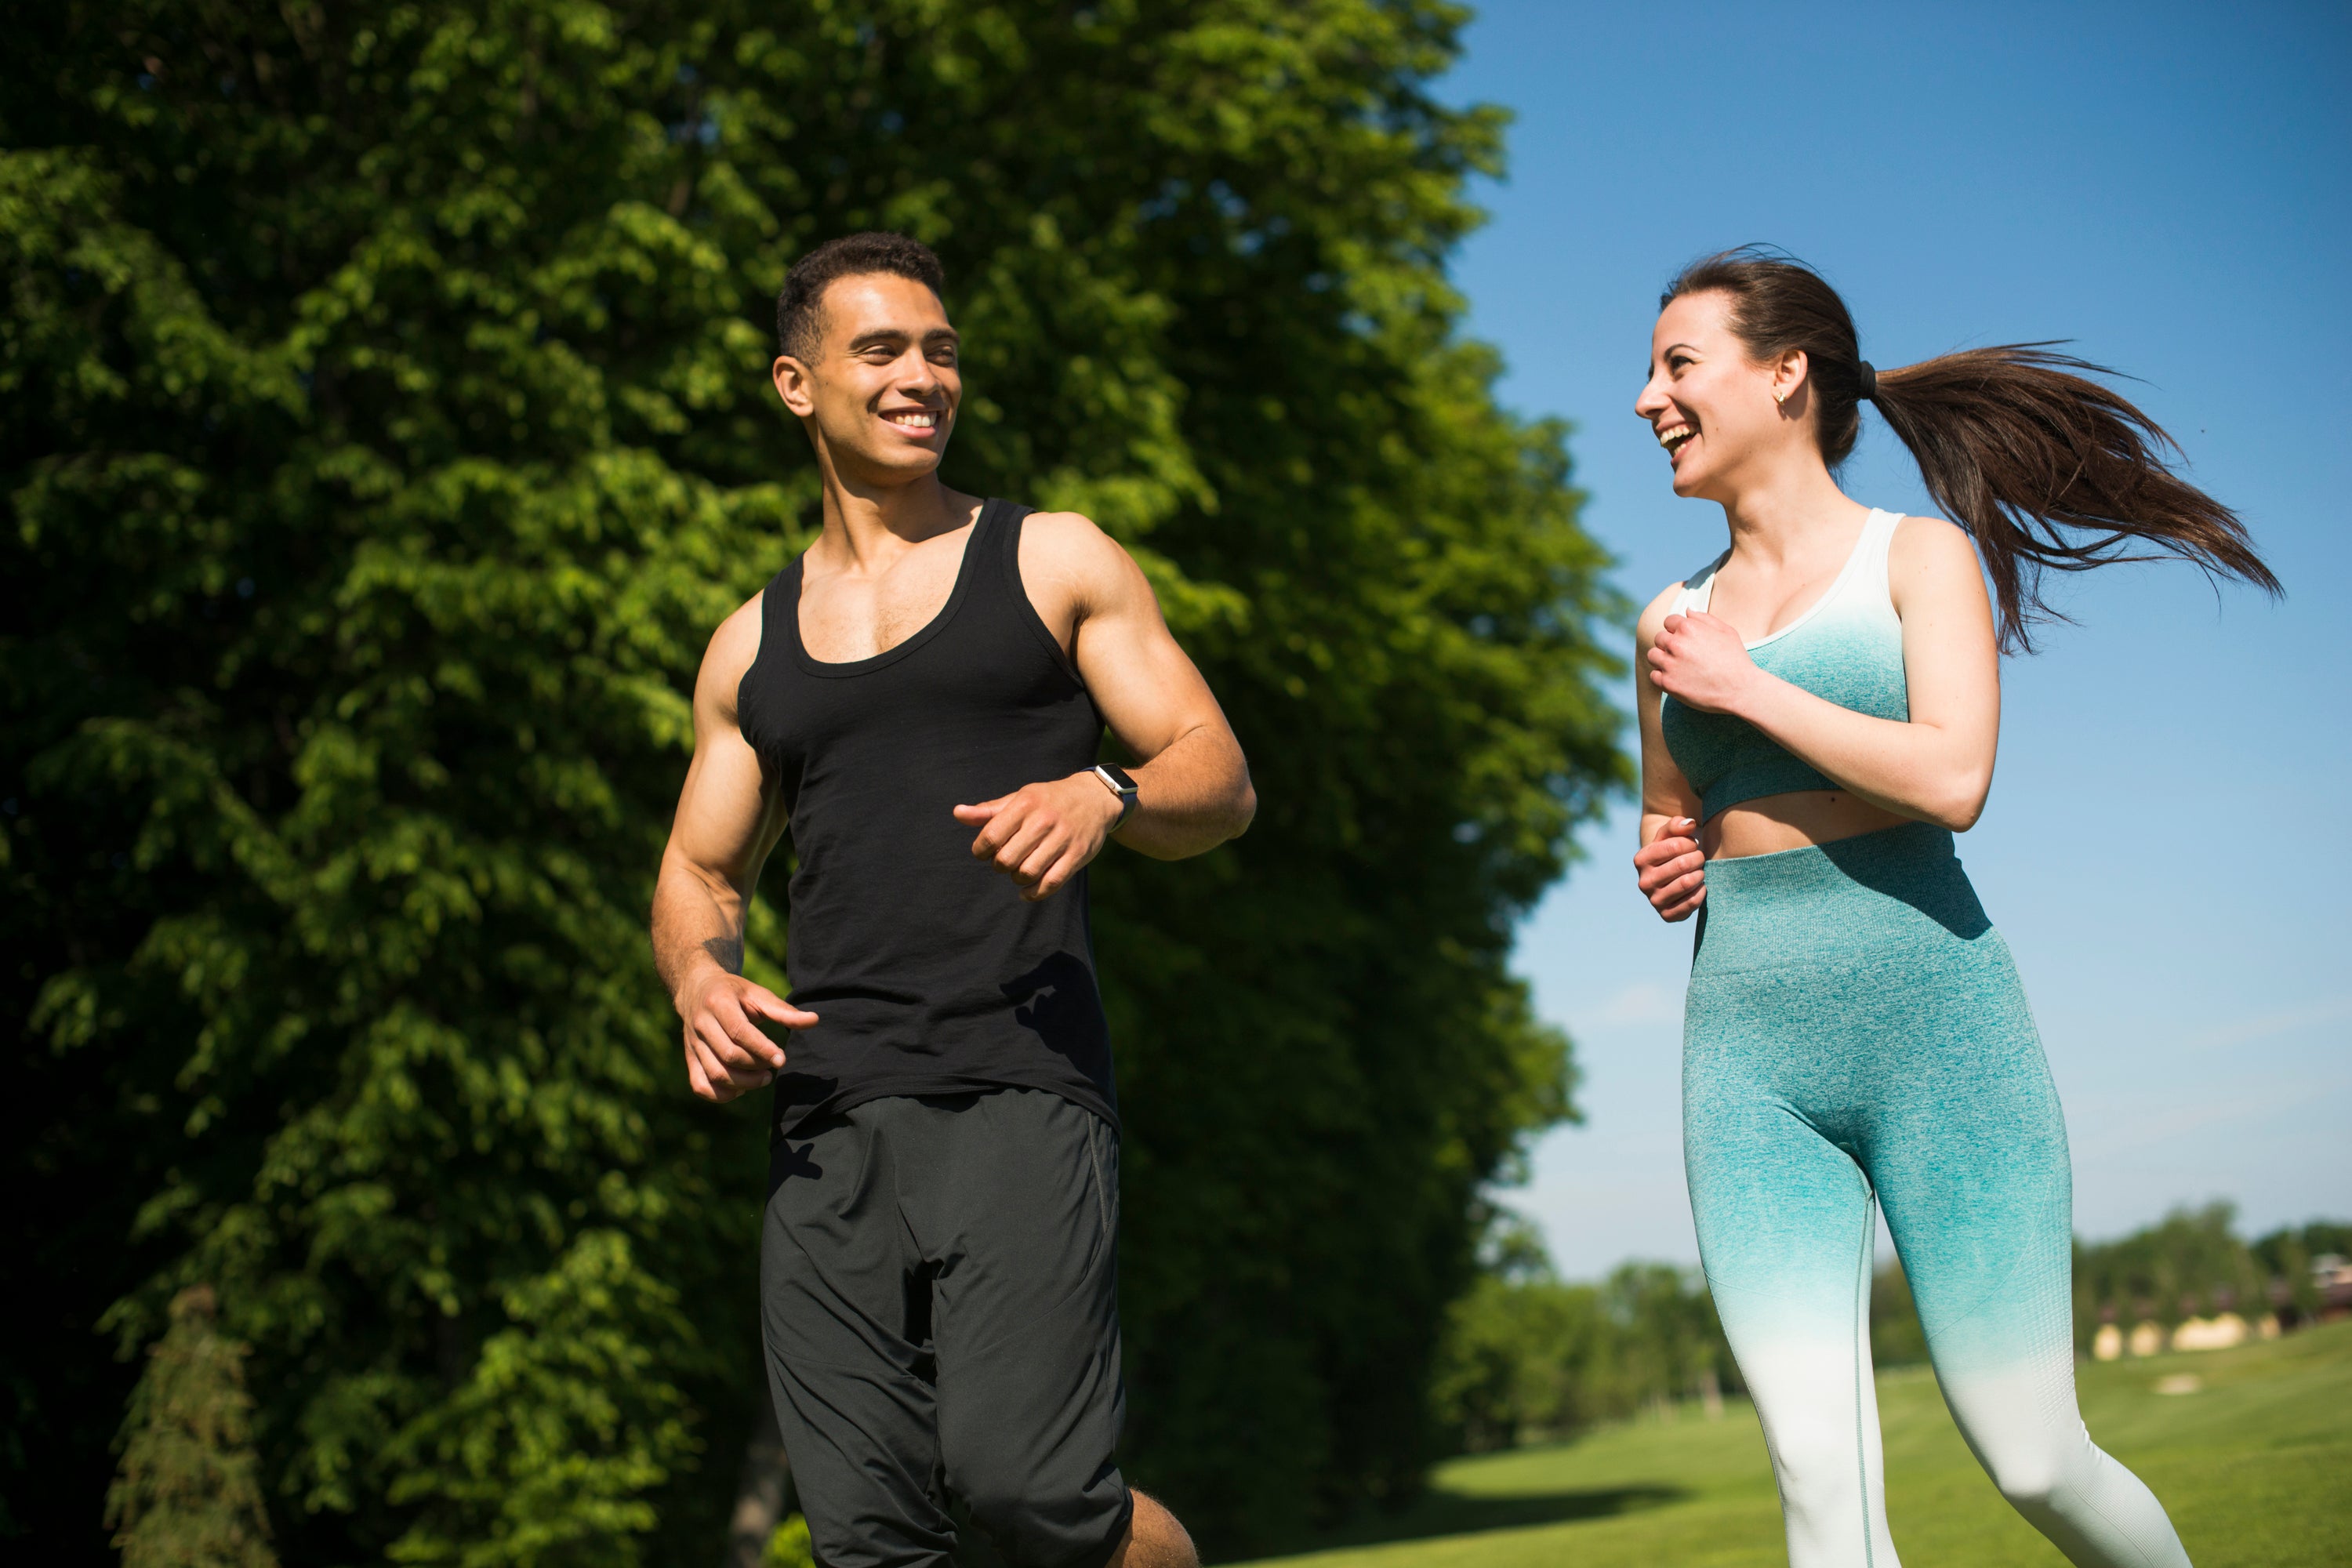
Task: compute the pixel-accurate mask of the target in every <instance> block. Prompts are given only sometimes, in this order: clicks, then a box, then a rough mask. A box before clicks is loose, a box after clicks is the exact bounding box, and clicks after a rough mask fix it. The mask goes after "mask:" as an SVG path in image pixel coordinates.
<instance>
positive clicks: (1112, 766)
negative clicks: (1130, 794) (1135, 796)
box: [1095, 763, 1135, 791]
mask: <svg viewBox="0 0 2352 1568" xmlns="http://www.w3.org/2000/svg"><path fill="white" fill-rule="evenodd" d="M1095 765H1096V766H1097V767H1098V768H1100V769H1102V771H1103V772H1105V773H1108V774H1109V775H1110V778H1111V782H1112V783H1113V784H1117V785H1118V787H1119V788H1120V789H1121V790H1122V791H1125V790H1132V789H1133V788H1135V780H1134V779H1133V778H1131V777H1130V776H1129V773H1128V771H1127V770H1126V769H1125V768H1123V767H1120V766H1119V765H1118V763H1096V764H1095Z"/></svg>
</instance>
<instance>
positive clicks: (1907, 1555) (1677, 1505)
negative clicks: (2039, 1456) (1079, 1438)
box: [1280, 1322, 2352, 1568]
mask: <svg viewBox="0 0 2352 1568" xmlns="http://www.w3.org/2000/svg"><path fill="white" fill-rule="evenodd" d="M2184 1373H2186V1374H2193V1375H2194V1376H2195V1377H2196V1379H2197V1380H2198V1382H2199V1383H2200V1384H2201V1386H2200V1387H2199V1388H2198V1390H2197V1391H2196V1392H2194V1393H2189V1394H2158V1393H2157V1392H2156V1385H2157V1384H2158V1383H2159V1382H2160V1381H2162V1380H2165V1379H2168V1378H2178V1377H2179V1376H2181V1375H2182V1374H2184ZM2082 1392H2083V1415H2084V1420H2085V1421H2086V1422H2087V1423H2088V1424H2089V1426H2090V1428H2091V1435H2092V1436H2094V1437H2095V1438H2096V1439H2097V1440H2098V1442H2099V1445H2100V1446H2101V1447H2104V1448H2105V1449H2106V1450H2107V1451H2108V1452H2109V1453H2111V1454H2113V1455H2115V1456H2116V1458H2119V1459H2121V1460H2122V1461H2123V1462H2124V1463H2125V1464H2126V1465H2128V1466H2130V1467H2131V1468H2133V1469H2134V1470H2135V1471H2137V1473H2138V1474H2139V1476H2140V1478H2141V1479H2143V1480H2145V1481H2147V1483H2148V1485H2149V1486H2151V1487H2153V1488H2154V1489H2156V1494H2157V1496H2158V1497H2159V1498H2161V1499H2163V1500H2164V1504H2165V1506H2166V1508H2167V1509H2168V1510H2170V1511H2171V1514H2172V1518H2173V1521H2174V1522H2175V1523H2176V1524H2177V1525H2178V1526H2179V1530H2180V1534H2181V1538H2182V1540H2183V1541H2185V1542H2187V1543H2188V1547H2189V1556H2190V1557H2191V1558H2192V1559H2193V1560H2195V1562H2196V1563H2198V1564H2199V1568H2231V1565H2232V1564H2245V1565H2247V1568H2253V1565H2255V1564H2261V1565H2262V1568H2296V1565H2312V1568H2317V1565H2322V1564H2326V1565H2340V1564H2352V1322H2345V1323H2335V1324H2331V1325H2329V1326H2327V1327H2326V1328H2321V1329H2314V1330H2311V1331H2306V1332H2304V1333H2300V1334H2294V1335H2290V1336H2288V1337H2287V1338H2285V1339H2284V1340H2280V1341H2278V1342H2274V1343H2271V1344H2256V1345H2248V1346H2245V1347H2243V1348H2242V1349H2239V1350H2233V1351H2212V1352H2204V1353H2201V1354H2187V1355H2166V1356H2158V1357H2155V1358H2153V1359H2150V1360H2147V1361H2130V1362H2117V1363H2109V1364H2106V1365H2086V1366H2084V1368H2083V1370H2082ZM1878 1402H1879V1409H1880V1412H1881V1415H1882V1416H1883V1419H1884V1422H1885V1435H1886V1494H1887V1504H1886V1506H1887V1509H1888V1511H1889V1512H1890V1513H1891V1515H1892V1516H1893V1522H1894V1526H1895V1545H1896V1546H1897V1547H1898V1548H1899V1549H1900V1550H1901V1552H1902V1553H1903V1562H1904V1563H1905V1568H1996V1565H2000V1564H2011V1563H2014V1564H2020V1565H2023V1564H2034V1565H2037V1568H2063V1563H2064V1561H2065V1560H2064V1559H2063V1558H2062V1557H2061V1556H2060V1555H2059V1554H2058V1552H2057V1551H2056V1549H2055V1548H2053V1547H2052V1546H2051V1545H2049V1544H2048V1543H2047V1542H2044V1541H2043V1540H2042V1537H2041V1536H2040V1535H2039V1534H2037V1533H2036V1532H2035V1531H2033V1530H2032V1529H2031V1528H2030V1527H2029V1526H2027V1525H2026V1524H2025V1523H2024V1521H2021V1520H2020V1519H2019V1518H2018V1517H2017V1516H2016V1515H2015V1514H2014V1513H2012V1512H2011V1511H2010V1508H2009V1505H2008V1504H2007V1503H2005V1502H2003V1501H2002V1500H2001V1498H2000V1493H1998V1492H1996V1491H1994V1490H1993V1488H1992V1483H1991V1482H1990V1481H1989V1480H1987V1479H1985V1476H1984V1473H1983V1472H1982V1471H1981V1470H1979V1468H1977V1464H1976V1461H1975V1459H1974V1458H1971V1457H1970V1455H1969V1451H1968V1448H1967V1447H1966V1446H1965V1445H1963V1444H1962V1443H1961V1441H1960V1436H1959V1433H1958V1431H1957V1430H1956V1429H1955V1428H1954V1427H1953V1426H1952V1420H1951V1417H1950V1415H1948V1414H1947V1413H1946V1412H1945V1409H1944V1401H1943V1398H1942V1396H1941V1395H1940V1394H1937V1390H1936V1380H1935V1378H1934V1377H1933V1376H1932V1375H1931V1374H1930V1373H1928V1372H1927V1369H1926V1368H1924V1367H1921V1368H1904V1369H1900V1370H1896V1371H1893V1372H1889V1373H1885V1374H1884V1375H1882V1376H1881V1377H1880V1378H1879V1380H1878ZM1786 1560H1787V1558H1786V1554H1785V1552H1784V1550H1783V1548H1782V1545H1781V1537H1780V1504H1779V1500H1778V1499H1777V1498H1776V1497H1775V1495H1774V1493H1773V1489H1772V1472H1771V1468H1770V1465H1769V1462H1768V1461H1767V1459H1766V1458H1765V1455H1764V1437H1763V1434H1762V1432H1761V1431H1760V1430H1759V1428H1758V1426H1757V1425H1756V1417H1755V1414H1754V1412H1753V1411H1751V1410H1750V1409H1749V1408H1748V1407H1747V1406H1746V1405H1739V1404H1737V1403H1735V1404H1733V1405H1730V1406H1729V1407H1728V1408H1727V1410H1726V1411H1725V1413H1724V1415H1723V1418H1722V1419H1720V1420H1717V1421H1708V1420H1706V1419H1705V1418H1704V1417H1703V1416H1701V1415H1699V1414H1698V1413H1697V1412H1696V1410H1695V1409H1692V1408H1688V1407H1685V1409H1683V1410H1682V1411H1680V1412H1679V1413H1678V1414H1677V1415H1675V1418H1673V1419H1671V1420H1667V1421H1644V1422H1640V1423H1636V1424H1634V1425H1632V1426H1615V1427H1609V1428H1605V1429H1602V1430H1600V1431H1596V1432H1594V1433H1592V1434H1591V1435H1590V1436H1585V1437H1582V1438H1580V1439H1579V1440H1577V1441H1575V1442H1572V1443H1564V1444H1557V1445H1552V1446H1548V1447H1537V1448H1522V1449H1519V1450H1517V1451H1516V1452H1513V1453H1507V1454H1486V1455H1481V1456H1479V1457H1478V1458H1468V1459H1455V1460H1452V1461H1450V1462H1448V1463H1447V1464H1445V1465H1443V1466H1441V1467H1440V1468H1438V1470H1437V1472H1436V1474H1435V1476H1434V1477H1433V1484H1432V1488H1431V1491H1430V1493H1429V1495H1428V1496H1427V1497H1425V1498H1424V1499H1423V1500H1422V1501H1421V1502H1420V1503H1418V1504H1417V1505H1416V1506H1415V1507H1414V1508H1413V1509H1412V1510H1410V1511H1409V1512H1407V1513H1404V1514H1402V1515H1399V1516H1396V1517H1394V1518H1392V1519H1389V1520H1385V1521H1379V1522H1377V1523H1375V1524H1370V1525H1368V1526H1366V1527H1364V1528H1362V1529H1360V1530H1356V1531H1348V1532H1344V1533H1341V1534H1338V1535H1335V1536H1333V1537H1332V1538H1330V1540H1329V1541H1328V1542H1327V1543H1325V1545H1324V1547H1323V1549H1322V1550H1318V1551H1315V1552H1309V1553H1307V1554H1304V1555H1301V1556H1295V1557H1289V1558H1285V1559H1281V1560H1280V1561H1281V1562H1282V1563H1283V1564H1284V1568H1307V1565H1310V1564H1311V1565H1312V1568H1616V1565H1618V1564H1625V1565H1627V1568H1633V1565H1636V1564H1638V1565H1640V1568H1656V1565H1658V1564H1662V1563H1672V1564H1679V1565H1689V1568H1701V1565H1706V1568H1716V1565H1721V1568H1733V1565H1735V1564H1736V1565H1738V1568H1748V1564H1755V1565H1757V1568H1765V1565H1767V1564H1774V1563H1785V1562H1786Z"/></svg>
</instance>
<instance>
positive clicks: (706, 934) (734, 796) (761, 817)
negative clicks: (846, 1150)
mask: <svg viewBox="0 0 2352 1568" xmlns="http://www.w3.org/2000/svg"><path fill="white" fill-rule="evenodd" d="M759 651H760V601H759V600H758V599H756V598H755V599H753V600H752V601H751V603H750V604H748V605H744V606H743V607H742V608H741V609H740V610H738V611H736V612H735V613H734V614H733V615H731V616H728V617H727V619H726V621H725V622H724V623H723V624H721V625H720V626H719V631H718V633H717V634H716V635H715V636H713V637H711V639H710V647H709V651H708V652H706V653H705V654H704V655H703V656H702V673H701V674H700V675H699V676H698V677H697V678H696V679H695V683H694V762H693V763H692V764H691V765H690V766H689V767H688V769H687V772H686V788H685V790H684V792H683V793H681V794H680V795H679V796H678V801H677V819H676V820H675V821H674V822H673V823H672V824H671V825H670V830H669V844H668V846H667V847H666V848H665V849H663V851H662V863H661V876H660V879H659V880H657V881H656V883H655V885H654V916H653V928H654V929H653V940H654V965H655V967H656V969H658V970H659V971H660V972H661V977H662V983H663V984H666V985H667V986H668V987H669V993H670V997H671V1000H672V1001H673V1002H674V1003H675V1004H676V1005H677V1015H678V1017H679V1019H680V1020H681V1021H682V1022H683V1024H684V1026H685V1037H686V1077H687V1081H688V1084H690V1085H691V1086H692V1087H693V1089H694V1092H695V1093H697V1094H698V1095H700V1096H701V1097H702V1098H703V1099H705V1100H732V1099H734V1098H735V1097H736V1096H737V1095H740V1094H743V1093H746V1092H748V1091H749V1090H751V1089H758V1088H760V1087H761V1085H763V1084H765V1083H767V1082H769V1081H770V1080H771V1079H773V1078H774V1077H775V1075H776V1069H777V1068H781V1067H782V1066H783V1065H784V1053H783V1051H782V1049H781V1048H779V1047H778V1046H777V1045H776V1043H775V1042H774V1041H773V1040H771V1039H770V1038H768V1037H767V1036H766V1035H765V1034H763V1033H762V1032H761V1029H760V1027H759V1026H758V1025H757V1024H756V1023H754V1022H753V1021H752V1020H753V1019H755V1018H769V1019H772V1020H774V1021H775V1022H777V1023H779V1024H782V1025H783V1026H785V1027H787V1028H793V1029H804V1028H806V1027H808V1026H810V1025H811V1024H814V1023H815V1022H816V1015H815V1014H814V1013H804V1012H803V1011H801V1010H800V1009H799V1008H797V1007H794V1006H793V1005H791V1004H790V1003H787V1002H786V1001H785V1000H784V999H783V998H782V997H781V996H779V995H777V994H775V993H774V992H772V991H771V990H769V989H768V988H767V987H766V986H764V985H756V984H752V983H751V981H749V980H746V979H744V978H743V976H742V973H740V972H741V970H742V967H743V925H744V921H745V920H746V919H747V918H748V916H749V914H750V911H751V889H753V887H754V886H756V885H757V884H758V882H759V879H760V866H761V862H763V861H765V860H766V859H767V858H768V852H769V851H770V850H771V849H773V848H774V847H776V840H777V838H778V837H780V836H781V834H782V826H783V825H782V814H781V813H780V812H778V810H777V809H776V792H775V789H774V787H773V785H772V784H771V783H770V782H769V781H768V780H767V779H766V778H765V777H764V775H763V773H762V770H761V766H760V759H759V757H758V756H757V754H755V753H754V752H752V750H751V747H750V746H749V745H747V744H745V743H744V740H743V733H742V731H741V730H740V729H739V728H738V727H737V724H736V717H735V689H736V688H737V687H738V686H739V685H740V684H741V682H742V679H743V672H744V671H745V670H746V669H749V668H751V660H752V659H753V658H756V657H757V656H758V654H759Z"/></svg>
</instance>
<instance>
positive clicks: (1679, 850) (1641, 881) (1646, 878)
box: [1633, 816, 1706, 922]
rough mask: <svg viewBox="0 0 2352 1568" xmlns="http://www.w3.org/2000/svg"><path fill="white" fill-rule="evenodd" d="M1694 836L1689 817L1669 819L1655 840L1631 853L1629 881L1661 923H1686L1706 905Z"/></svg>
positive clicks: (1701, 857)
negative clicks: (1631, 873)
mask: <svg viewBox="0 0 2352 1568" xmlns="http://www.w3.org/2000/svg"><path fill="white" fill-rule="evenodd" d="M1697 833H1698V824H1697V823H1696V821H1694V820H1692V819H1691V818H1690V817H1687V816H1675V817H1669V818H1667V819H1666V821H1665V823H1664V826H1662V827H1661V828H1660V829H1659V832H1658V836H1657V837H1655V838H1653V839H1651V840H1650V841H1649V842H1648V843H1647V844H1644V845H1643V846H1642V847H1640V848H1639V849H1636V850H1635V851H1633V880H1634V881H1635V883H1636V884H1637V885H1639V886H1640V888H1641V889H1642V896H1643V898H1645V899H1647V900H1650V907H1651V908H1652V909H1654V910H1657V911H1658V918H1659V919H1660V920H1662V921H1669V922H1671V921H1686V920H1688V919H1690V918H1691V916H1693V915H1695V914H1696V913H1697V912H1698V907H1699V905H1701V904H1703V903H1705V902H1706V856H1704V855H1702V854H1700V853H1699V848H1698V838H1697V837H1696V836H1697Z"/></svg>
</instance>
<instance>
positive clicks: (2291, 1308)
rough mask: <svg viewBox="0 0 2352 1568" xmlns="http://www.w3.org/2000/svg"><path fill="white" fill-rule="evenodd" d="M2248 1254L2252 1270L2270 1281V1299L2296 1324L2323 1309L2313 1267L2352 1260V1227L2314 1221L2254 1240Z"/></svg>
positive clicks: (2321, 1293)
mask: <svg viewBox="0 0 2352 1568" xmlns="http://www.w3.org/2000/svg"><path fill="white" fill-rule="evenodd" d="M2250 1250H2251V1251H2252V1253H2253V1255H2254V1266H2255V1267H2256V1268H2259V1269H2261V1270H2262V1272H2263V1274H2264V1275H2266V1276H2268V1277H2269V1278H2270V1279H2271V1280H2272V1282H2273V1283H2272V1287H2271V1290H2272V1295H2273V1299H2274V1300H2280V1305H2281V1306H2282V1307H2283V1308H2284V1315H2286V1316H2289V1317H2292V1318H2293V1319H2294V1321H2296V1322H2298V1323H2307V1322H2310V1321H2313V1320H2315V1319H2316V1318H2317V1317H2318V1316H2319V1314H2320V1311H2321V1310H2322V1309H2323V1308H2324V1307H2325V1305H2326V1300H2325V1297H2324V1295H2323V1292H2322V1290H2321V1289H2320V1284H2319V1281H2318V1279H2315V1277H2314V1274H2313V1269H2314V1266H2315V1265H2317V1264H2318V1263H2319V1262H2320V1260H2321V1259H2322V1258H2336V1259H2337V1260H2338V1261H2339V1262H2340V1261H2341V1260H2342V1259H2344V1258H2352V1225H2347V1224H2345V1223H2344V1222H2343V1221H2341V1220H2314V1221H2313V1222H2312V1223H2311V1224H2309V1225H2305V1226H2284V1228H2282V1229H2279V1230H2274V1231H2273V1232H2271V1233H2270V1234H2269V1235H2268V1236H2265V1237H2259V1238H2257V1239H2256V1240H2255V1241H2254V1242H2253V1243H2252V1247H2251V1248H2250Z"/></svg>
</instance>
